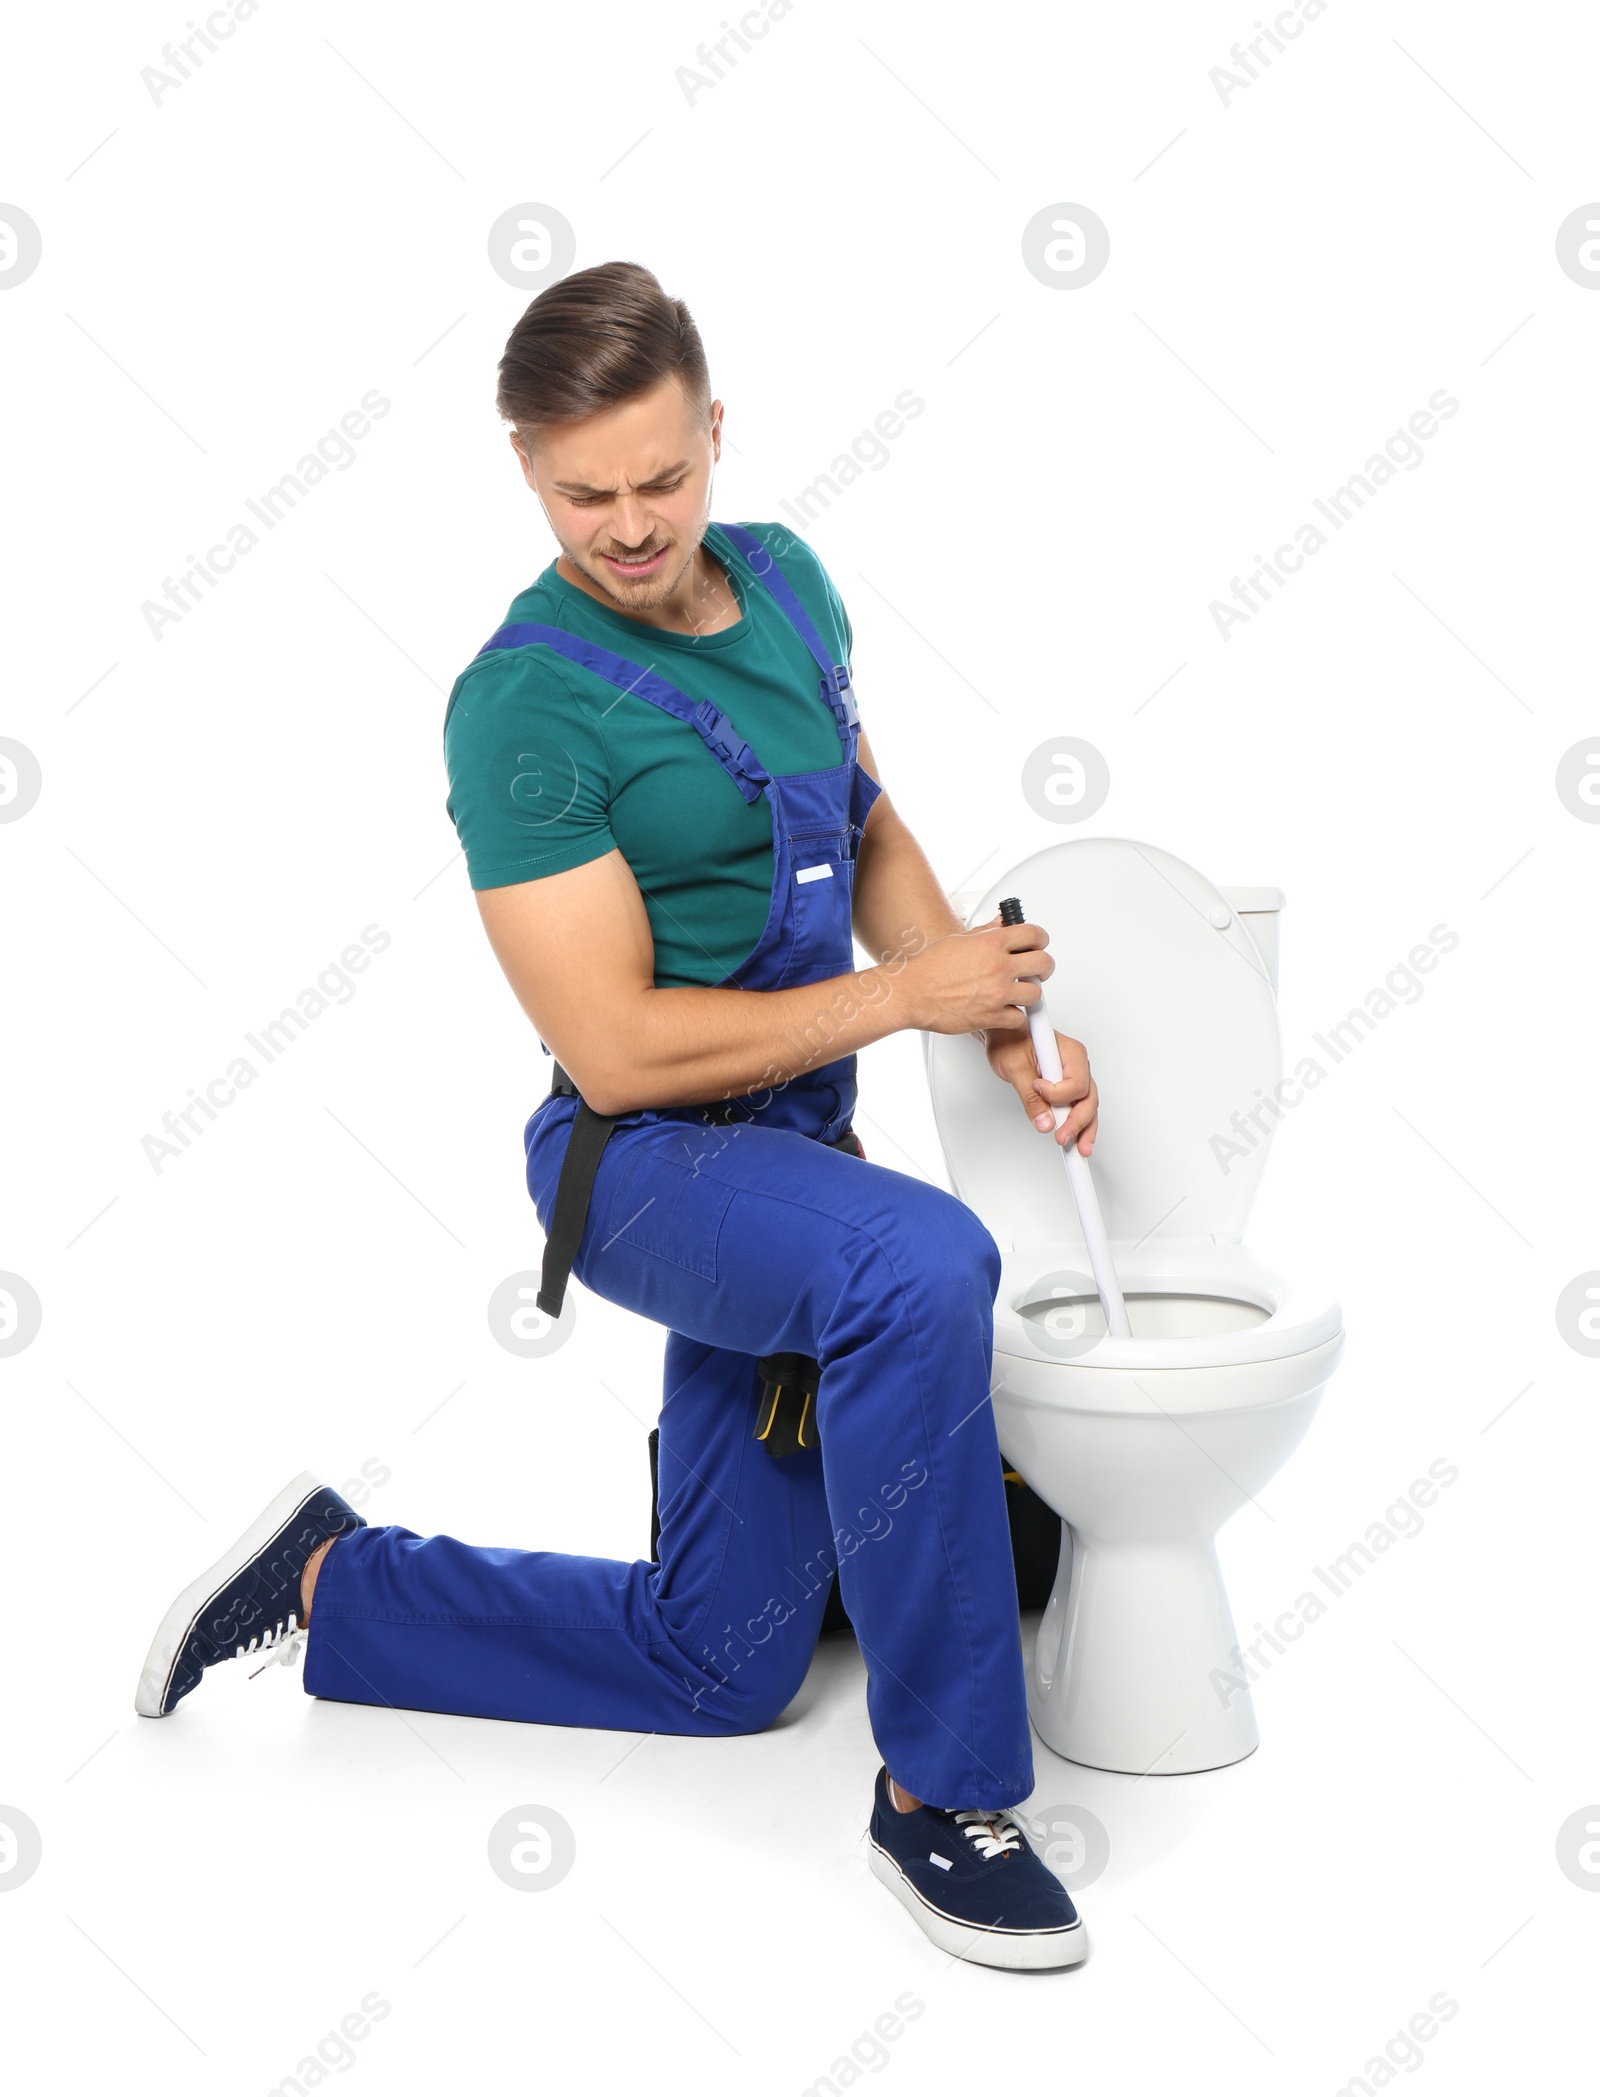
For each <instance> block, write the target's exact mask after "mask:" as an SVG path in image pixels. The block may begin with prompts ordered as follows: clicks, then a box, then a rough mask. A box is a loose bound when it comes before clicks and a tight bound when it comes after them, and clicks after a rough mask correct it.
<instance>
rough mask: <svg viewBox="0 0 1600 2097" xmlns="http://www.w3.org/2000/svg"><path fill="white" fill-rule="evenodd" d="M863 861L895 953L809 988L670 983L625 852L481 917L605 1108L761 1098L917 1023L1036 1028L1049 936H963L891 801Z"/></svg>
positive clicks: (570, 1062) (576, 1072)
mask: <svg viewBox="0 0 1600 2097" xmlns="http://www.w3.org/2000/svg"><path fill="white" fill-rule="evenodd" d="M862 855H863V860H864V862H865V864H864V868H863V869H862V870H861V873H862V882H861V889H862V890H864V908H858V911H857V930H858V933H860V934H861V935H862V936H863V937H864V938H866V939H868V940H870V941H872V942H873V945H874V951H875V952H876V953H877V954H878V955H879V956H880V957H881V958H879V959H877V960H875V961H874V963H873V964H872V965H871V966H869V967H867V968H864V969H858V970H855V971H853V972H852V973H850V974H847V975H839V976H833V977H830V978H829V979H828V980H827V981H826V982H822V983H813V984H810V985H807V986H806V987H804V988H801V989H793V990H725V989H711V988H705V989H702V988H697V987H685V988H676V989H658V988H657V987H656V985H655V980H654V977H655V943H654V941H653V939H652V937H651V933H650V920H649V917H648V916H647V914H646V912H645V906H644V899H643V897H642V896H641V895H640V893H639V889H638V885H637V883H636V882H635V881H634V878H633V874H632V872H631V871H630V869H629V867H628V863H627V861H626V860H625V859H624V858H623V857H622V854H621V853H620V852H615V851H613V852H608V853H606V854H605V855H604V857H603V858H600V859H594V860H590V861H589V862H588V864H587V865H585V866H580V867H573V868H571V869H570V870H569V871H568V872H566V873H562V874H550V875H547V876H546V877H545V878H544V879H542V880H539V881H522V882H518V883H516V884H515V885H513V886H511V887H509V888H491V889H483V890H480V891H479V892H478V896H477V902H478V910H479V913H480V915H481V916H482V918H483V923H484V928H485V930H486V931H487V932H488V935H489V940H490V944H491V945H492V946H493V948H494V951H495V954H496V956H497V958H498V959H499V962H500V966H501V968H502V969H503V970H504V971H505V974H506V979H507V981H508V982H509V983H510V985H511V987H512V989H513V990H514V991H515V993H516V995H517V999H518V1001H519V1003H520V1004H521V1005H522V1008H523V1010H524V1011H525V1012H526V1013H527V1015H528V1017H529V1019H530V1020H532V1022H533V1024H534V1025H535V1027H537V1029H538V1031H539V1035H540V1038H541V1039H542V1040H544V1041H545V1042H547V1043H548V1044H549V1046H550V1048H551V1049H552V1050H553V1051H554V1052H555V1054H556V1056H557V1057H558V1058H559V1059H560V1062H561V1065H562V1067H563V1069H565V1070H566V1071H567V1072H568V1074H569V1075H570V1076H571V1078H572V1080H573V1082H574V1083H575V1084H576V1085H577V1087H578V1089H579V1091H580V1092H581V1093H582V1094H583V1096H584V1098H585V1099H586V1100H587V1101H588V1102H589V1104H590V1105H591V1106H592V1107H593V1108H595V1110H596V1111H597V1112H598V1113H602V1114H624V1113H628V1112H630V1111H632V1110H633V1109H635V1108H638V1107H671V1106H684V1105H688V1104H691V1103H693V1102H694V1101H697V1100H709V1099H721V1098H727V1097H730V1096H734V1095H738V1094H741V1093H746V1092H752V1091H755V1090H757V1089H758V1088H760V1087H763V1086H769V1085H775V1084H778V1083H780V1082H783V1081H785V1080H787V1079H788V1078H791V1077H794V1076H797V1075H798V1074H799V1073H800V1072H802V1071H804V1070H807V1069H810V1068H814V1067H816V1066H817V1065H819V1064H823V1063H830V1062H832V1061H833V1060H834V1059H835V1058H836V1057H839V1056H847V1055H851V1054H853V1053H854V1052H855V1051H856V1050H858V1049H862V1048H865V1047H867V1046H868V1045H869V1044H870V1043H872V1042H874V1041H881V1040H882V1039H883V1038H884V1036H885V1035H887V1034H892V1033H895V1032H897V1031H899V1030H900V1029H901V1028H905V1027H924V1028H927V1029H929V1030H930V1031H932V1032H935V1033H945V1034H964V1033H970V1032H974V1031H976V1030H978V1029H980V1028H982V1029H986V1030H994V1031H995V1032H1008V1033H1018V1032H1020V1030H1022V1028H1023V1027H1024V1025H1025V1021H1024V1018H1023V1015H1022V1013H1021V1012H1019V1011H1018V1009H1017V1007H1018V1006H1020V1005H1031V1004H1033V1003H1034V1002H1035V1001H1036V1000H1037V998H1038V996H1039V992H1038V989H1037V987H1036V986H1035V985H1034V984H1033V983H1032V982H1030V981H1028V980H1026V978H1024V977H1023V976H1022V975H1021V974H1020V972H1021V971H1024V970H1025V971H1026V973H1027V976H1030V977H1031V976H1035V975H1038V976H1048V975H1049V974H1050V971H1051V969H1052V967H1053V966H1054V964H1053V963H1052V961H1051V959H1050V957H1049V955H1048V954H1045V953H1043V952H1041V951H1040V949H1041V948H1042V946H1043V944H1044V935H1043V933H1042V932H1041V931H1040V930H1039V928H1038V927H1037V926H1036V925H1015V926H1001V925H995V926H986V927H985V928H984V929H983V930H982V931H978V932H963V931H961V929H960V927H959V925H958V923H957V921H956V918H955V915H954V913H953V912H952V911H951V910H950V907H949V905H948V904H947V903H946V902H945V900H944V896H943V893H942V891H940V889H939V886H938V881H937V879H936V877H935V876H934V874H933V871H932V869H931V867H929V866H928V864H927V861H926V859H925V858H924V857H923V854H922V851H921V848H920V847H919V846H918V845H917V843H916V840H915V839H914V838H913V837H912V836H911V833H910V832H909V831H908V830H906V829H905V827H904V825H903V824H900V823H899V819H898V817H897V816H895V815H894V812H893V810H892V808H891V807H890V806H889V804H888V803H887V802H886V801H883V800H880V801H879V803H878V805H877V806H876V807H875V808H874V809H873V812H872V815H871V816H870V817H869V819H868V823H867V828H866V835H865V838H864V840H863V844H862ZM902 881H903V882H905V883H906V884H908V885H907V886H905V887H904V888H902V887H901V886H900V885H899V884H900V883H901V882H902ZM861 900H862V896H861V890H858V901H861Z"/></svg>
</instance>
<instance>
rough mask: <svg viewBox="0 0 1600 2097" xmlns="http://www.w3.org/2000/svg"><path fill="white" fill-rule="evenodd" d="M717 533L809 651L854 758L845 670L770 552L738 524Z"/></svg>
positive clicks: (852, 704) (852, 708)
mask: <svg viewBox="0 0 1600 2097" xmlns="http://www.w3.org/2000/svg"><path fill="white" fill-rule="evenodd" d="M717 530H718V531H719V532H721V533H722V534H723V535H724V536H725V537H726V538H729V539H731V540H732V541H733V543H734V545H735V546H736V547H737V548H738V549H739V551H740V552H741V553H742V554H743V555H744V558H745V565H746V567H748V568H749V570H750V572H751V574H752V575H754V576H756V577H757V578H758V580H760V581H761V582H764V583H765V584H766V586H767V588H768V589H769V590H770V591H771V592H772V595H773V597H774V598H775V599H776V600H777V603H778V608H779V610H780V611H781V612H782V613H783V614H784V616H785V618H787V620H788V621H789V624H790V625H791V626H792V627H793V628H794V630H795V632H796V633H797V634H798V635H799V636H800V638H801V640H802V641H804V642H805V644H806V647H807V648H808V649H809V650H810V652H811V656H812V659H813V660H814V661H815V663H816V665H817V667H818V669H819V670H821V672H822V696H823V698H824V699H825V700H826V701H827V703H828V705H829V707H830V708H831V709H832V712H833V718H834V720H835V721H836V722H837V723H838V727H839V740H840V742H842V743H843V744H844V746H845V748H846V750H847V751H849V752H850V754H851V756H854V754H855V752H854V749H853V747H852V745H853V742H854V736H853V733H852V731H853V730H854V729H855V727H856V723H857V720H858V716H857V713H856V700H855V693H854V691H853V690H852V689H851V684H850V672H849V670H848V669H847V668H846V666H845V665H844V664H843V663H836V662H835V661H834V660H833V658H832V656H831V655H830V654H829V653H828V651H827V649H826V648H825V647H824V646H823V645H822V636H821V635H820V634H819V633H818V632H817V629H816V628H815V626H813V625H812V623H811V615H810V613H809V612H808V611H807V610H806V608H805V606H804V605H803V604H802V603H801V602H800V600H799V598H798V597H797V596H796V595H795V593H794V590H793V588H792V587H791V586H790V583H789V581H788V578H787V577H786V576H785V575H784V573H783V570H782V569H781V568H780V567H779V566H778V563H777V561H776V560H775V559H774V557H773V555H772V553H771V552H770V550H769V549H768V548H767V547H765V546H763V545H762V543H761V541H760V540H759V539H758V538H757V537H756V536H755V534H754V533H753V532H747V531H746V530H745V528H744V526H743V525H742V524H719V525H718V526H717Z"/></svg>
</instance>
